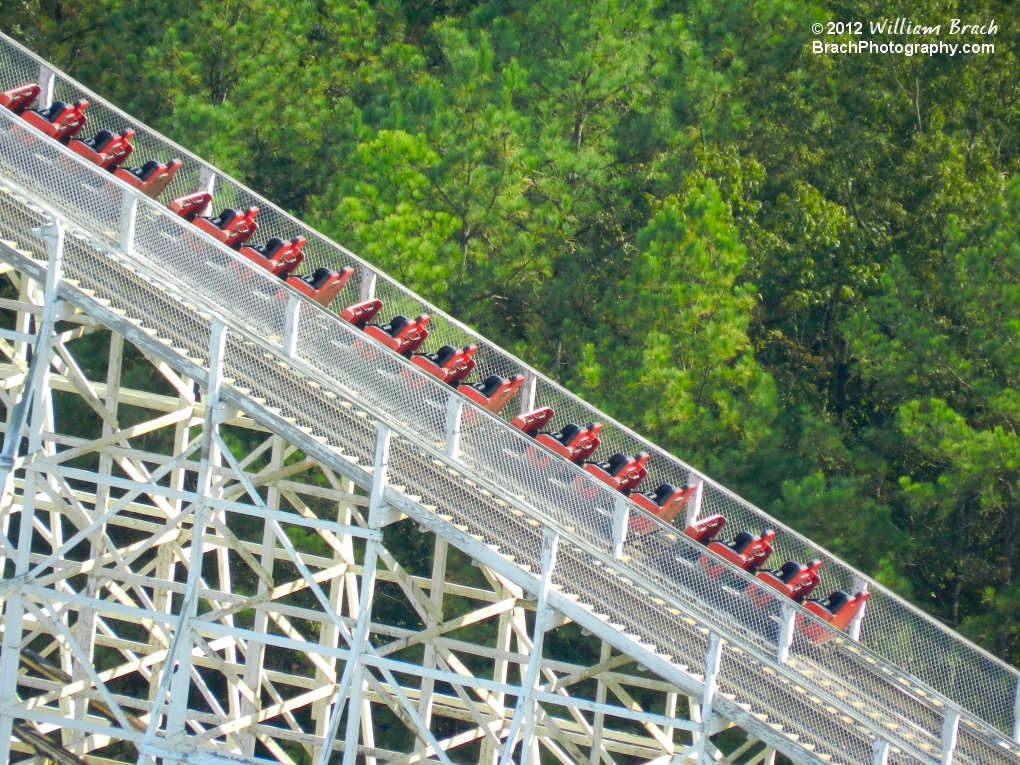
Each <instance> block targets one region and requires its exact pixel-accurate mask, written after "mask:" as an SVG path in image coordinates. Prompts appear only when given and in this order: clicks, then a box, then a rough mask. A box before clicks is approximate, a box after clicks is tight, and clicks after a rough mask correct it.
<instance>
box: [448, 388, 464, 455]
mask: <svg viewBox="0 0 1020 765" xmlns="http://www.w3.org/2000/svg"><path fill="white" fill-rule="evenodd" d="M463 413H464V399H463V398H461V397H460V396H459V395H458V394H456V393H452V392H451V393H450V397H449V398H448V399H447V400H446V446H445V448H444V449H443V451H445V452H446V456H447V457H449V458H450V459H454V460H455V459H457V453H458V452H459V451H460V421H461V418H462V416H463Z"/></svg>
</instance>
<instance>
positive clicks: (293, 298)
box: [281, 292, 301, 358]
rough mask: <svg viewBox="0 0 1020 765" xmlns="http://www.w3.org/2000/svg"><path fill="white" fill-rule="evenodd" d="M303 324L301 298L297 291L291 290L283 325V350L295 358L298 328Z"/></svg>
mask: <svg viewBox="0 0 1020 765" xmlns="http://www.w3.org/2000/svg"><path fill="white" fill-rule="evenodd" d="M300 324H301V300H300V299H299V298H298V296H297V293H295V292H291V293H290V294H289V295H288V296H287V308H286V311H285V313H284V325H283V343H282V344H281V345H282V346H283V352H284V354H285V355H287V356H290V357H292V358H293V356H294V353H295V351H297V341H298V328H299V326H300Z"/></svg>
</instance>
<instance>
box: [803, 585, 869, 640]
mask: <svg viewBox="0 0 1020 765" xmlns="http://www.w3.org/2000/svg"><path fill="white" fill-rule="evenodd" d="M870 597H871V593H870V592H858V593H857V594H856V595H854V596H853V597H850V595H848V594H847V593H846V592H844V591H843V590H836V591H835V592H834V593H832V594H831V595H829V597H827V598H821V599H813V600H808V601H806V602H805V603H804V608H806V609H807V610H808V611H810V612H811V613H813V614H814V615H815V616H817V617H819V618H820V619H823V620H825V621H827V622H828V623H829V624H831V625H832V626H833V627H834V628H835V629H837V630H839V631H840V632H842V631H843V630H845V629H846V628H847V626H849V624H850V621H851V620H852V619H853V618H854V617H855V616H857V614H858V613H860V611H861V609H862V608H864V604H865V602H866V601H867V600H868V598H870ZM797 624H799V625H800V629H801V631H802V632H803V633H804V634H805V635H806V636H807V638H808V639H809V640H810V641H811V642H812V643H813V644H814V645H820V644H821V643H824V642H826V641H828V640H831V639H832V635H831V634H830V633H829V631H828V630H826V629H823V628H822V627H820V626H819V625H817V624H810V623H808V620H807V619H804V618H803V617H798V618H797Z"/></svg>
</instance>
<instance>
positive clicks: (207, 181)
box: [196, 165, 216, 215]
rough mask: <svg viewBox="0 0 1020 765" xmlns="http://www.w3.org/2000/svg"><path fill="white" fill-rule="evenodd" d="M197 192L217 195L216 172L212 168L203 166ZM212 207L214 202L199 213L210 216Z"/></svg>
mask: <svg viewBox="0 0 1020 765" xmlns="http://www.w3.org/2000/svg"><path fill="white" fill-rule="evenodd" d="M196 191H208V192H209V193H210V194H215V193H216V171H215V170H213V169H212V168H211V167H206V166H205V165H203V166H202V169H201V170H199V171H198V188H197V189H196ZM211 207H212V202H210V203H209V204H207V205H206V206H205V207H204V208H202V210H200V211H199V213H198V214H199V215H209V214H210V210H209V208H211Z"/></svg>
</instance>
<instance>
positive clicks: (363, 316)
mask: <svg viewBox="0 0 1020 765" xmlns="http://www.w3.org/2000/svg"><path fill="white" fill-rule="evenodd" d="M380 310H382V301H381V300H378V299H376V298H370V299H369V300H362V301H360V302H358V303H352V304H351V305H349V306H347V307H346V308H345V309H344V310H342V311H341V312H340V318H341V319H343V320H344V321H346V322H347V323H348V324H353V325H354V326H355V327H357V328H358V329H364V328H365V325H366V324H368V322H370V321H372V319H374V318H375V315H376V314H377V313H379V311H380Z"/></svg>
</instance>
